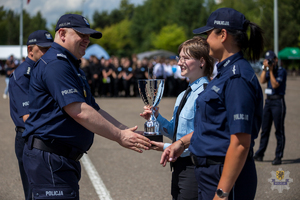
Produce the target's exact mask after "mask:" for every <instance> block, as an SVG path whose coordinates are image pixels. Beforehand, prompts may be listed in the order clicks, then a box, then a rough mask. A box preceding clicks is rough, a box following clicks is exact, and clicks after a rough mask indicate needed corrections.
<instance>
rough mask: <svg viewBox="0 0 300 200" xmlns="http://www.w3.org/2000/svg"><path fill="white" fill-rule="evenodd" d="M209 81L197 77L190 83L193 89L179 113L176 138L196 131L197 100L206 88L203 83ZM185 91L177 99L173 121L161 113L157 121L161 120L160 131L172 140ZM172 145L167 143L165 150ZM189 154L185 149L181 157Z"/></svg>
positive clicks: (205, 78)
mask: <svg viewBox="0 0 300 200" xmlns="http://www.w3.org/2000/svg"><path fill="white" fill-rule="evenodd" d="M208 82H209V81H208V79H207V77H201V78H199V79H197V80H196V81H194V82H193V83H190V84H189V85H190V86H191V89H192V91H191V92H190V94H189V95H188V96H187V101H186V103H185V105H184V107H183V108H182V110H181V113H180V115H179V120H178V128H177V135H176V140H179V139H180V138H182V137H183V136H185V135H187V134H189V133H191V132H193V131H194V116H195V110H196V107H195V100H196V99H197V98H198V94H200V93H201V92H202V91H203V90H204V88H203V83H208ZM184 93H185V91H183V92H181V93H180V94H179V95H178V97H177V99H176V103H175V106H174V112H173V117H172V119H171V121H168V120H167V119H165V118H164V117H162V116H161V115H160V114H159V115H158V117H157V121H158V122H159V129H160V132H161V133H162V134H163V135H164V136H167V137H168V138H170V139H171V140H172V139H173V134H174V130H175V118H176V113H177V109H178V106H179V104H180V101H181V99H182V97H183V95H184ZM170 145H171V144H170V143H165V144H164V150H165V149H166V148H167V147H168V146H170ZM189 155H190V152H189V150H188V149H185V150H184V152H183V153H182V154H181V157H186V156H189Z"/></svg>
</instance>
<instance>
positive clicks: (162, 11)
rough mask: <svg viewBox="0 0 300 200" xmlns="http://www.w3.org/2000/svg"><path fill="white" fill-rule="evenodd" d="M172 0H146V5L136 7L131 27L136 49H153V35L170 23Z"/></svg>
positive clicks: (131, 35) (140, 50)
mask: <svg viewBox="0 0 300 200" xmlns="http://www.w3.org/2000/svg"><path fill="white" fill-rule="evenodd" d="M172 4H173V1H172V0H146V1H145V3H144V5H142V6H138V7H136V9H135V12H134V15H133V17H132V20H131V21H132V25H131V27H130V32H131V34H130V37H131V40H132V41H133V47H134V49H135V51H137V52H142V51H147V50H149V49H152V48H153V46H152V42H151V37H149V36H151V35H152V34H157V33H158V32H159V31H160V30H161V28H162V27H164V26H165V25H168V23H169V21H168V19H169V17H168V15H169V13H170V12H171V9H172Z"/></svg>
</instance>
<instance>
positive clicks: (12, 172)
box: [0, 76, 300, 200]
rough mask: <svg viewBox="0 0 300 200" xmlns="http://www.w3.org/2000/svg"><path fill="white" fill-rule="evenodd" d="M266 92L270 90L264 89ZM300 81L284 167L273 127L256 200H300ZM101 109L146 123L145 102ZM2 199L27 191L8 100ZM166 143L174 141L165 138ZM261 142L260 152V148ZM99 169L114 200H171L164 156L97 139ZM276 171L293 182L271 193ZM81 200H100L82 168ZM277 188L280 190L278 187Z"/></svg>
mask: <svg viewBox="0 0 300 200" xmlns="http://www.w3.org/2000/svg"><path fill="white" fill-rule="evenodd" d="M4 88H5V81H4V76H0V91H1V92H3V91H4ZM262 88H263V89H264V88H265V86H262ZM299 98H300V77H296V78H295V77H288V81H287V91H286V97H285V100H286V105H287V114H286V120H285V132H286V147H285V153H284V157H283V163H282V165H278V166H272V164H271V162H272V160H273V159H274V157H275V148H276V139H275V134H274V127H273V128H272V130H271V131H272V133H271V137H270V141H269V146H268V148H267V151H266V155H265V157H264V161H263V162H256V168H257V174H258V188H257V194H256V198H255V199H257V200H264V199H272V200H276V199H278V200H279V199H280V200H281V199H288V200H293V199H295V200H296V199H300V197H299V196H300V190H299V188H298V186H299V180H300V168H299V167H300V145H299V142H300V136H299V130H300V120H299V119H300V105H299V104H300V101H299ZM96 101H97V103H98V104H99V105H100V107H101V108H102V109H104V110H106V111H107V112H109V113H110V114H111V115H112V116H114V117H115V118H116V119H118V120H119V121H121V122H122V123H124V124H126V125H128V126H135V125H138V126H139V130H143V124H144V122H145V120H144V119H142V118H141V117H140V116H139V113H140V112H142V110H143V102H142V99H141V98H97V99H96ZM174 104H175V98H165V97H163V99H162V100H161V102H160V104H159V107H160V112H161V114H162V115H163V116H165V117H166V118H167V119H171V116H172V111H173V106H174ZM0 138H1V139H0V200H19V199H20V200H21V199H24V198H23V190H22V185H21V178H20V175H19V170H18V164H17V159H16V157H15V153H14V138H15V130H14V125H13V122H12V120H11V118H10V114H9V100H8V99H2V93H1V96H0ZM164 141H165V142H170V140H169V139H168V138H166V137H164ZM258 144H259V138H258V139H257V140H256V145H255V150H256V149H257V148H258ZM88 156H89V158H90V160H91V161H92V163H93V165H94V166H95V169H96V170H97V172H98V174H99V176H100V177H101V179H102V181H103V183H104V184H105V186H106V188H107V190H108V191H109V193H110V196H111V198H112V199H113V200H139V199H142V200H153V199H155V200H170V199H171V195H170V191H171V190H170V185H171V172H170V167H169V166H166V167H162V166H161V165H160V164H159V160H160V156H161V152H157V151H144V152H143V153H142V154H139V153H136V152H134V151H132V150H128V149H124V148H123V147H121V146H120V145H118V144H117V143H116V142H113V141H110V140H107V139H104V138H102V137H99V136H95V141H94V144H93V146H92V148H91V149H90V150H89V152H88ZM272 171H274V172H276V171H284V172H285V177H284V179H283V180H284V181H287V180H289V183H288V186H289V189H288V190H287V189H283V190H282V191H281V192H282V193H279V190H280V189H274V190H272V189H271V187H272V185H273V184H272V183H271V182H269V181H268V179H270V178H271V177H272V173H271V172H272ZM79 184H80V199H82V200H98V199H99V197H98V195H97V193H96V191H95V189H94V187H93V184H92V182H91V180H90V179H89V177H88V175H87V172H86V171H85V169H84V167H83V166H82V178H81V181H80V183H79ZM277 188H278V187H277Z"/></svg>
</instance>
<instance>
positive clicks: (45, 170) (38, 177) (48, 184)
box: [23, 141, 81, 200]
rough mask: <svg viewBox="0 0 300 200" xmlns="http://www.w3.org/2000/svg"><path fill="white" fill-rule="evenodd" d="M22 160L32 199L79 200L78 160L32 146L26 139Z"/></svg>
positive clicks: (79, 167) (79, 168) (79, 173)
mask: <svg viewBox="0 0 300 200" xmlns="http://www.w3.org/2000/svg"><path fill="white" fill-rule="evenodd" d="M23 162H24V169H25V171H26V174H27V176H28V180H29V183H30V186H31V188H32V196H33V199H72V200H79V185H78V182H79V180H80V177H81V166H80V163H79V161H74V160H71V159H68V158H65V157H63V156H59V155H57V154H54V153H49V152H45V151H41V150H39V149H35V148H32V147H31V142H30V141H28V143H26V144H25V147H24V151H23Z"/></svg>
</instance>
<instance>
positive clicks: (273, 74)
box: [254, 51, 287, 165]
mask: <svg viewBox="0 0 300 200" xmlns="http://www.w3.org/2000/svg"><path fill="white" fill-rule="evenodd" d="M286 77H287V72H286V70H285V69H284V68H283V67H280V66H278V58H277V56H276V54H275V53H274V52H273V51H267V52H266V54H265V60H264V61H263V71H262V72H261V74H260V82H261V83H262V84H264V83H267V88H266V90H265V94H266V95H267V97H266V100H265V106H264V112H263V121H262V127H261V135H260V145H259V149H258V150H257V151H256V152H255V155H254V160H256V161H263V157H264V154H265V151H266V150H267V146H268V142H269V137H270V132H271V127H272V122H273V121H274V126H275V129H276V131H275V135H276V140H277V145H276V151H275V159H274V160H273V161H272V165H280V164H281V159H282V157H283V151H284V146H285V131H284V119H285V114H286V105H285V100H284V95H285V90H286Z"/></svg>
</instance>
